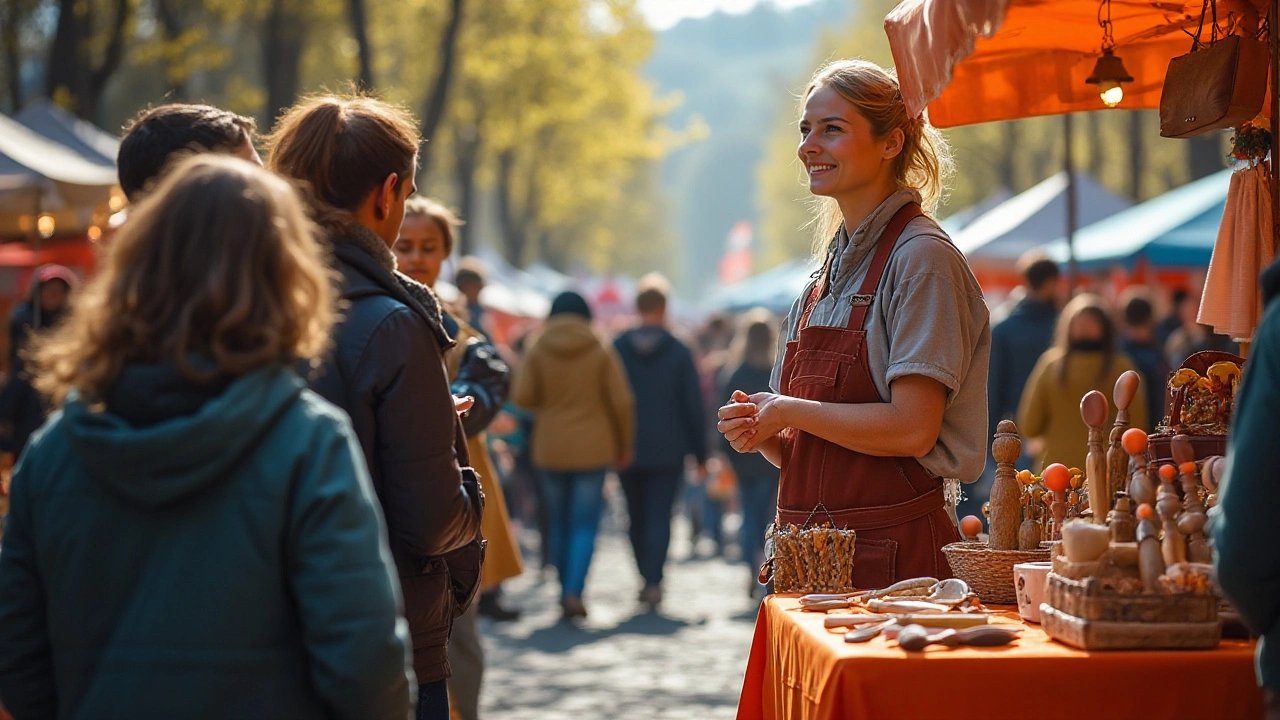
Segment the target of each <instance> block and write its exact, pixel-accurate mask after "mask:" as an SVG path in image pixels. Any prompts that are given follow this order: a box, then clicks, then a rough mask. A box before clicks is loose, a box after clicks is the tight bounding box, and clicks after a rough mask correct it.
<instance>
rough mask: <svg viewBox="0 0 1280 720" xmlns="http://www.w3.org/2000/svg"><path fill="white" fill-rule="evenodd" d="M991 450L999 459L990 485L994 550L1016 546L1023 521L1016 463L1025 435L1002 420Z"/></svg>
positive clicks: (990, 532)
mask: <svg viewBox="0 0 1280 720" xmlns="http://www.w3.org/2000/svg"><path fill="white" fill-rule="evenodd" d="M991 454H992V456H993V457H995V459H996V479H995V482H994V483H992V485H991V519H990V521H989V522H988V524H987V531H988V535H987V545H989V546H990V547H991V548H992V549H994V550H1017V549H1018V526H1019V525H1021V524H1022V490H1021V488H1019V486H1018V477H1017V475H1018V472H1017V470H1015V469H1014V463H1016V462H1018V456H1019V455H1021V454H1022V439H1021V438H1019V437H1018V427H1017V426H1016V425H1014V424H1013V422H1011V421H1009V420H1001V421H1000V424H999V425H997V426H996V437H995V440H994V441H993V442H992V443H991Z"/></svg>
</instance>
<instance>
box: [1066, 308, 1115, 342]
mask: <svg viewBox="0 0 1280 720" xmlns="http://www.w3.org/2000/svg"><path fill="white" fill-rule="evenodd" d="M1105 334H1106V330H1105V328H1103V327H1102V323H1101V322H1100V321H1099V320H1098V318H1097V317H1095V316H1094V315H1093V314H1092V313H1087V312H1086V313H1080V314H1079V315H1076V316H1075V317H1074V318H1072V319H1071V327H1069V328H1067V339H1068V340H1070V341H1071V342H1079V341H1081V340H1102V338H1103V335H1105Z"/></svg>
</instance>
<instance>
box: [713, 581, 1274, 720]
mask: <svg viewBox="0 0 1280 720" xmlns="http://www.w3.org/2000/svg"><path fill="white" fill-rule="evenodd" d="M798 607H799V603H798V602H797V600H796V596H786V597H779V596H771V597H769V598H767V599H766V600H765V602H764V604H763V605H762V606H761V608H760V615H759V617H758V619H757V620H756V633H755V639H754V641H753V642H752V645H751V656H750V659H749V660H748V663H747V673H746V679H745V681H744V683H743V688H742V699H741V701H740V703H739V705H738V720H783V719H786V720H863V719H871V718H874V719H875V720H883V719H885V718H893V719H895V720H913V719H915V718H921V719H924V718H929V719H934V718H946V719H947V720H1000V719H1002V718H1009V719H1010V720H1014V719H1017V720H1023V719H1025V718H1036V720H1055V719H1057V718H1061V719H1062V720H1082V719H1085V720H1093V719H1095V718H1096V719H1097V720H1101V719H1102V718H1162V720H1163V719H1169V718H1187V719H1188V720H1191V719H1193V718H1194V719H1196V720H1200V719H1203V718H1220V719H1223V720H1226V719H1228V718H1261V717H1262V708H1263V705H1262V691H1261V690H1260V689H1259V688H1258V687H1257V685H1256V681H1255V679H1254V672H1253V649H1254V643H1253V642H1251V641H1244V640H1223V641H1222V644H1221V645H1219V646H1218V648H1217V649H1216V650H1208V651H1190V650H1188V651H1161V652H1154V651H1114V650H1113V651H1101V652H1086V651H1083V650H1076V649H1074V648H1071V647H1068V646H1066V645H1062V644H1060V643H1057V642H1054V641H1053V640H1050V639H1049V637H1048V636H1047V635H1045V634H1044V631H1042V630H1041V629H1040V627H1039V626H1038V625H1025V626H1024V628H1025V629H1024V630H1023V632H1022V635H1021V637H1020V638H1019V640H1018V641H1017V642H1016V643H1014V644H1013V645H1010V646H1008V647H1002V648H957V649H954V650H952V649H948V648H943V647H930V648H927V649H926V650H925V651H924V652H917V653H909V652H906V651H905V650H901V649H899V648H898V647H897V645H896V643H891V642H889V641H886V640H885V639H884V638H876V639H875V640H872V641H871V642H869V643H865V644H849V643H845V642H844V634H843V631H840V632H837V631H834V630H827V629H825V628H823V627H822V618H823V614H822V613H806V612H800V611H799V610H798ZM993 622H996V623H1015V624H1022V623H1021V621H1020V620H1019V619H1018V615H1017V613H1016V612H1011V611H1008V610H1003V609H1002V610H1001V611H1000V612H998V613H997V616H996V617H995V618H993Z"/></svg>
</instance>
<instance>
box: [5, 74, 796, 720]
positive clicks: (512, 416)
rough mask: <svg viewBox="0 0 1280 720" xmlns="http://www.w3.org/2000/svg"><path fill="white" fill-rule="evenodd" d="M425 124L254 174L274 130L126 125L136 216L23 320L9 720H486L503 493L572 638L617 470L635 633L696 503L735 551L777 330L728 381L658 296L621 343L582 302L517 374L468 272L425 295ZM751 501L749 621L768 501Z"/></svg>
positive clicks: (154, 117)
mask: <svg viewBox="0 0 1280 720" xmlns="http://www.w3.org/2000/svg"><path fill="white" fill-rule="evenodd" d="M415 128H416V122H415V121H414V119H413V118H412V117H411V116H410V115H409V114H408V113H407V112H406V111H404V110H403V109H401V108H398V107H396V106H394V105H390V104H387V103H383V102H381V101H378V100H375V99H372V98H368V97H338V96H317V97H313V98H309V99H306V100H304V101H302V102H300V103H299V104H298V105H296V106H294V107H293V108H291V109H289V110H288V111H287V112H285V113H284V114H283V115H282V116H281V118H280V119H279V121H278V123H277V125H276V127H275V128H274V129H273V131H272V132H271V133H270V135H269V136H267V137H266V138H265V147H266V150H267V152H266V154H265V157H266V162H265V163H264V162H263V159H262V157H261V156H259V154H258V149H257V148H258V145H259V138H258V137H257V136H256V128H255V126H254V123H253V121H252V120H250V119H248V118H244V117H240V116H238V115H235V114H234V113H230V112H227V111H224V110H220V109H218V108H213V107H209V106H201V105H183V104H175V105H165V106H160V107H156V108H153V109H150V110H147V111H145V112H143V113H142V114H141V115H140V116H139V117H138V118H136V119H135V121H134V122H133V123H132V124H131V125H130V127H129V128H128V129H127V131H126V134H125V137H124V139H123V141H122V143H121V147H120V154H119V158H118V168H119V175H120V183H121V187H122V189H123V190H124V192H125V194H126V195H127V197H128V198H129V201H130V205H129V207H128V209H127V210H126V215H127V217H126V218H125V219H124V220H123V221H122V222H120V223H119V227H118V229H117V230H116V231H115V232H114V233H113V234H112V235H111V236H110V237H109V238H108V239H107V240H106V241H105V243H104V244H105V247H106V251H105V252H104V254H103V257H102V261H101V265H100V267H99V268H98V271H97V272H96V274H95V275H94V277H92V278H91V279H89V280H88V282H87V283H86V284H85V285H84V287H83V288H80V281H79V279H78V278H77V277H76V276H75V274H74V273H72V272H71V271H70V270H68V269H67V268H65V267H61V266H57V265H49V266H43V267H41V268H39V269H37V271H36V272H35V273H34V275H33V280H32V290H31V296H30V298H29V300H28V301H27V302H25V303H23V304H21V305H20V306H19V307H18V308H17V309H16V310H15V312H14V315H13V318H12V321H11V327H10V339H11V358H10V380H9V381H8V382H7V383H6V386H5V388H4V391H3V393H0V418H2V419H3V421H4V425H3V438H4V441H5V442H6V443H7V445H6V447H5V449H6V450H8V451H10V452H12V453H14V454H15V455H16V456H18V457H19V461H18V463H17V465H16V467H15V468H14V471H13V477H12V485H11V490H12V495H11V507H10V513H9V516H8V518H7V527H6V529H5V534H4V552H3V553H2V554H0V700H3V703H4V706H5V708H6V709H7V710H8V711H9V712H11V713H12V714H13V715H14V716H15V717H18V718H26V717H52V716H55V715H56V716H80V717H118V716H124V715H137V716H139V717H150V716H157V717H158V716H173V717H177V716H182V717H196V716H202V717H203V716H207V717H248V716H262V713H263V712H267V713H268V714H269V715H271V716H279V717H294V716H310V715H316V716H321V715H324V716H332V717H352V718H376V717H387V718H391V717H396V718H403V717H405V716H406V715H407V714H409V713H410V712H412V713H414V714H415V716H416V717H418V718H424V719H425V718H432V719H438V720H443V719H444V718H447V717H449V716H450V711H451V707H450V703H452V711H453V712H454V713H455V714H456V715H457V716H458V717H461V718H463V719H464V720H469V719H470V718H475V717H477V716H478V712H479V695H480V684H481V678H482V674H483V666H484V655H483V650H482V645H481V642H480V637H479V629H478V623H477V615H478V614H479V613H480V612H481V611H485V614H488V615H490V616H491V617H495V619H511V618H513V617H516V616H517V615H518V610H515V609H510V608H505V607H503V606H502V605H501V602H500V596H499V594H498V593H499V588H500V585H501V583H502V581H503V580H506V579H508V578H511V577H514V576H516V575H519V574H520V573H521V572H522V569H523V560H522V557H521V549H520V546H519V543H518V541H517V534H518V531H517V530H516V529H515V528H513V523H512V521H511V518H510V516H509V515H508V512H507V509H506V503H505V492H504V487H503V486H504V484H506V485H507V486H508V487H512V488H513V490H514V491H515V492H516V493H517V494H518V495H520V496H523V497H531V498H533V499H534V500H535V501H536V502H535V503H534V506H535V509H534V512H533V513H532V514H533V515H534V516H536V517H537V518H540V521H539V522H537V523H536V524H537V525H539V529H540V530H541V543H540V545H541V547H542V552H543V556H544V561H545V562H546V563H547V564H548V565H549V566H550V567H552V568H554V569H555V571H556V574H557V576H558V580H559V582H560V585H561V587H562V589H563V592H562V606H563V617H564V619H565V620H566V621H572V620H574V619H577V618H580V617H584V616H585V615H586V613H587V611H586V608H585V606H584V604H583V601H582V595H583V589H584V587H585V582H586V577H587V573H588V570H589V567H590V563H591V556H592V551H593V548H594V545H595V535H596V530H597V527H598V525H599V522H600V519H601V515H602V512H603V507H602V489H603V486H604V483H605V478H606V475H607V474H610V473H616V474H617V475H618V476H619V478H620V484H621V488H622V490H623V492H624V495H625V498H626V504H627V509H628V513H629V515H630V535H631V541H632V547H633V548H634V552H635V559H636V567H637V573H638V575H639V576H640V577H641V578H642V584H643V589H642V592H641V594H640V598H639V601H640V605H641V607H642V608H643V609H646V610H649V611H654V610H657V609H658V607H659V605H660V603H661V602H662V580H663V567H664V564H665V563H666V561H667V557H668V554H669V546H670V540H671V518H672V513H673V510H674V508H675V506H676V504H677V500H678V499H679V498H681V497H683V498H684V499H685V504H686V505H688V506H689V507H690V508H693V509H694V511H695V512H696V513H697V515H698V520H699V524H701V525H704V526H707V525H710V526H714V527H704V530H706V531H707V532H708V534H711V535H712V536H713V537H715V538H717V542H719V540H720V539H721V538H720V533H719V532H718V531H719V527H720V525H721V523H722V521H723V517H722V515H723V513H722V512H720V511H719V510H711V509H708V506H718V505H720V504H722V503H723V501H724V499H725V494H724V493H723V492H721V493H718V494H717V493H710V492H706V491H705V490H704V491H703V492H698V491H697V490H696V488H700V487H701V486H705V485H707V484H709V483H710V482H712V481H711V480H709V479H708V478H709V476H710V474H711V470H712V469H716V468H719V469H718V470H717V473H718V475H720V476H724V475H727V474H729V473H730V472H732V471H731V470H730V469H729V467H728V466H727V465H726V464H725V463H724V462H723V461H722V457H723V448H720V447H719V446H716V445H715V444H714V439H715V438H717V437H719V436H718V435H717V434H715V433H714V428H713V427H712V424H711V422H710V420H709V415H708V408H710V407H715V405H716V400H717V397H718V395H717V394H718V393H720V394H722V393H725V392H727V391H726V390H724V389H723V388H724V387H726V385H725V383H730V384H734V386H735V387H736V386H737V384H742V383H747V384H752V383H755V384H759V383H762V382H767V372H768V368H769V367H771V365H772V362H773V350H774V348H773V345H774V339H773V334H774V332H775V330H774V325H773V320H772V318H769V317H767V316H759V315H755V316H752V319H751V321H750V322H749V323H748V324H746V325H744V327H743V332H742V334H741V338H739V340H738V341H737V342H736V344H735V345H734V348H733V351H732V352H730V348H729V347H728V345H729V344H730V342H731V341H732V339H733V336H734V335H735V332H734V330H733V328H731V327H727V326H726V324H725V321H724V320H723V319H718V320H717V321H716V322H715V323H712V326H713V327H716V326H718V330H717V332H716V333H714V334H715V335H716V336H717V337H716V338H715V339H714V340H707V338H706V336H705V335H704V337H703V338H702V340H703V342H701V343H687V342H685V341H682V340H681V339H679V338H678V337H677V334H676V332H673V328H672V327H671V326H670V324H669V322H668V318H667V315H666V308H667V303H668V298H669V288H668V287H667V286H666V283H665V281H664V280H662V279H661V278H660V277H653V278H649V279H647V280H646V281H645V283H644V287H643V288H642V290H641V292H640V293H639V296H638V298H637V302H636V307H637V317H638V323H637V327H636V328H635V329H633V330H629V331H627V332H625V333H623V334H622V335H620V336H619V337H618V338H617V339H616V340H614V341H612V342H610V341H609V340H608V339H606V338H605V337H603V336H602V335H600V334H598V333H597V331H596V329H595V328H594V327H593V325H592V322H591V318H592V309H591V307H590V305H589V304H588V303H587V301H586V300H585V299H584V298H583V297H582V296H581V295H579V294H577V293H575V292H565V293H563V294H561V295H560V296H559V297H557V298H556V299H555V301H554V302H553V303H552V306H551V312H550V316H549V317H548V318H547V319H546V321H545V322H544V323H542V324H541V326H540V327H538V328H536V329H535V330H534V331H532V332H530V333H529V334H527V335H526V336H525V337H522V338H520V341H519V342H517V343H514V345H515V348H514V349H513V348H511V347H508V346H506V345H503V346H501V347H500V346H498V345H495V343H494V342H492V341H491V339H490V337H489V328H487V327H486V325H487V322H486V316H485V311H484V308H483V306H482V305H481V304H480V303H479V301H478V296H479V292H480V289H481V288H482V287H483V284H484V274H483V269H482V268H481V267H480V266H478V265H476V264H475V263H471V262H463V263H462V264H461V266H460V267H459V269H458V271H457V273H456V275H455V277H454V278H453V279H454V281H455V284H456V285H457V287H458V288H459V291H460V297H459V298H458V299H457V301H456V303H454V304H446V303H443V302H441V301H440V299H439V297H438V296H437V295H436V294H435V293H434V292H433V291H432V289H431V288H432V286H433V285H434V284H435V283H436V281H437V280H438V279H439V278H440V275H441V271H442V268H443V266H444V265H445V261H446V259H447V258H449V257H450V255H451V254H452V252H453V244H454V228H455V227H456V226H457V225H458V224H460V222H461V221H460V219H459V218H457V217H456V216H455V215H454V214H453V213H452V212H451V211H450V210H449V209H448V208H447V207H446V206H445V205H443V204H441V203H439V202H437V201H435V200H432V199H430V198H427V197H423V196H421V195H419V194H417V193H416V186H415V168H416V165H417V154H418V146H419V143H420V138H419V137H418V135H417V131H416V129H415ZM72 300H74V302H72ZM726 329H727V332H726ZM691 345H692V347H691ZM730 355H732V356H733V357H736V358H738V361H736V362H731V361H730V359H729V357H730ZM751 373H755V375H752V374H751ZM761 373H763V377H764V379H763V380H762V379H760V377H758V376H760V375H761ZM50 413H51V414H50ZM46 417H47V418H48V421H47V422H46ZM42 424H43V425H44V427H43V429H40V430H37V429H38V428H40V426H41V425H42ZM491 425H492V426H493V427H494V430H495V434H496V435H501V437H502V442H493V443H491V442H490V441H489V439H488V437H487V435H488V432H487V431H488V430H489V428H490V426H491ZM491 450H496V451H498V452H497V454H498V457H497V458H496V460H495V458H493V457H491ZM740 462H741V461H739V460H737V459H736V458H735V464H734V466H733V467H734V468H738V467H739V465H740ZM766 465H767V463H766ZM522 467H523V468H524V469H526V470H528V469H531V470H532V473H528V472H526V473H525V474H524V475H523V476H522V474H521V472H520V470H521V468H522ZM767 467H768V468H772V466H767ZM740 475H741V477H742V483H741V484H742V487H743V488H744V491H743V501H742V503H741V504H742V506H743V508H742V509H743V515H744V523H743V527H744V531H743V532H742V533H740V537H741V538H742V544H743V547H742V550H741V553H740V554H741V556H742V557H743V558H744V559H745V560H746V561H747V562H748V563H751V564H753V568H752V572H751V576H752V578H753V580H752V584H751V586H752V588H753V591H755V592H759V588H760V586H759V585H758V583H755V581H754V577H755V574H756V572H755V569H756V567H758V565H759V562H760V560H761V556H762V554H763V547H764V529H763V525H764V524H765V523H767V522H768V519H769V518H770V517H771V515H772V511H773V510H772V509H773V507H774V504H775V499H776V495H777V471H776V468H773V472H772V473H770V472H769V470H768V469H762V468H760V467H753V466H751V465H750V464H748V465H741V472H740ZM770 476H771V477H770ZM689 488H695V490H693V491H691V490H690V489H689ZM699 499H700V500H701V502H697V500H699ZM722 509H723V508H720V510H722ZM477 594H480V597H481V598H484V599H482V600H481V601H479V602H473V600H474V598H475V597H476V596H477ZM192 616H196V617H199V618H200V620H199V622H197V623H190V622H187V619H188V618H190V617H192ZM179 648H180V649H179ZM197 667H199V668H201V669H202V671H200V672H193V669H194V668H197ZM204 670H207V671H204ZM248 680H252V682H247V681H248ZM157 687H162V688H163V689H162V690H161V691H159V692H157V691H156V688H157ZM193 713H194V714H193Z"/></svg>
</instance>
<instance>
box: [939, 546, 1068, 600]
mask: <svg viewBox="0 0 1280 720" xmlns="http://www.w3.org/2000/svg"><path fill="white" fill-rule="evenodd" d="M942 553H943V554H944V555H946V556H947V564H949V565H950V566H951V572H952V573H954V574H955V576H956V577H958V578H960V579H961V580H963V581H965V582H966V583H968V584H969V588H970V589H971V590H973V591H974V592H976V593H978V597H979V598H980V599H981V600H982V601H983V602H985V603H993V604H996V605H1013V604H1015V603H1017V602H1018V595H1017V591H1016V589H1015V588H1014V584H1013V566H1014V565H1017V564H1018V563H1024V562H1048V560H1049V556H1050V550H1048V549H1047V548H1044V549H1040V550H992V549H991V548H990V547H989V546H988V545H987V544H986V543H984V542H958V543H951V544H950V545H943V546H942Z"/></svg>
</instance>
